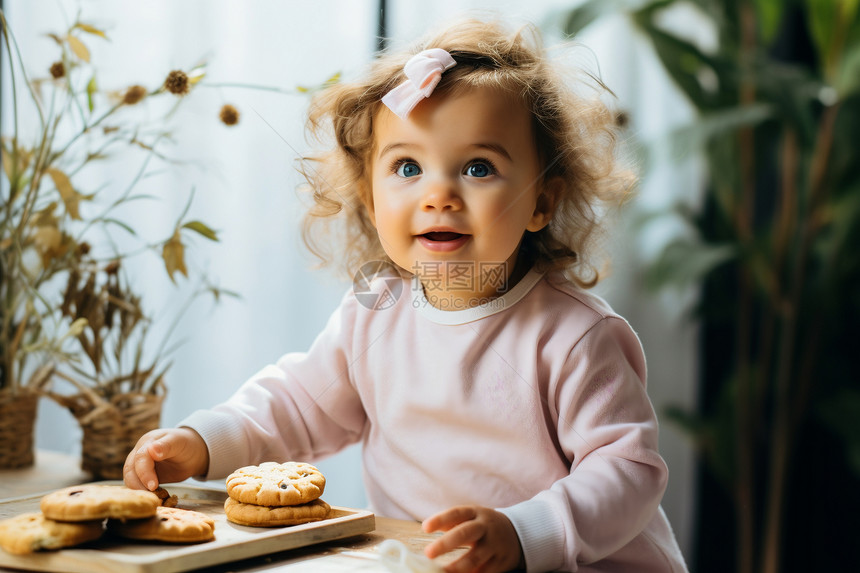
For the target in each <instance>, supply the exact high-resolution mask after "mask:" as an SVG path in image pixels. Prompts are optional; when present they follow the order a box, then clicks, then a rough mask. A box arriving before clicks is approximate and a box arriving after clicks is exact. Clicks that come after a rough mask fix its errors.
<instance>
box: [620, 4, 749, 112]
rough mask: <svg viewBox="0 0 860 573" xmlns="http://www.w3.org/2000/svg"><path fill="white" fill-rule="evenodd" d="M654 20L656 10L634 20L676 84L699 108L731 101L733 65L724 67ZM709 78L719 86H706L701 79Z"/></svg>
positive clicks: (647, 10)
mask: <svg viewBox="0 0 860 573" xmlns="http://www.w3.org/2000/svg"><path fill="white" fill-rule="evenodd" d="M652 18H653V7H648V8H645V9H643V10H641V11H639V12H636V13H635V14H633V21H634V22H635V23H636V25H637V26H638V28H639V29H640V30H641V31H642V32H643V33H644V34H645V36H646V37H647V38H648V39H649V40H650V41H651V44H652V45H653V46H654V50H655V52H656V53H657V56H658V57H659V58H660V61H661V62H662V64H663V67H664V68H665V70H666V71H667V72H668V74H669V76H670V77H671V78H672V81H674V83H675V85H677V86H678V87H679V88H680V89H681V91H682V92H684V94H685V95H686V96H687V98H688V99H689V100H690V102H691V103H692V104H693V105H695V106H696V108H698V109H700V110H710V109H714V108H717V107H719V106H720V105H721V104H724V103H725V102H726V101H727V98H726V97H725V96H724V94H727V93H730V94H731V95H732V97H734V94H735V90H734V88H733V87H732V85H733V84H734V81H733V80H732V79H731V67H730V64H724V63H723V62H722V61H720V60H719V59H718V58H717V57H716V56H714V57H712V56H709V55H707V54H705V53H704V52H702V51H701V50H700V49H699V48H698V47H696V46H695V45H693V44H691V43H690V42H688V41H686V40H684V39H681V38H680V37H678V36H675V35H673V34H670V33H668V32H666V31H664V30H661V29H660V28H658V27H657V26H656V24H655V23H654V22H653V21H652ZM705 77H712V78H714V80H715V85H714V86H706V85H704V84H703V81H702V79H701V78H705ZM729 101H730V100H729Z"/></svg>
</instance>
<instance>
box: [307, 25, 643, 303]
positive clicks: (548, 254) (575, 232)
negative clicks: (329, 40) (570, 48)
mask: <svg viewBox="0 0 860 573" xmlns="http://www.w3.org/2000/svg"><path fill="white" fill-rule="evenodd" d="M428 48H442V49H444V50H446V51H448V52H449V53H451V55H452V57H453V58H454V59H455V60H456V61H457V65H456V66H454V67H453V68H451V69H449V70H448V71H446V72H445V73H444V74H443V75H442V79H441V81H440V83H439V85H438V86H437V87H436V89H435V91H434V93H456V92H457V91H458V90H464V89H468V88H471V87H479V86H480V87H483V86H492V87H498V88H501V89H504V90H508V91H511V92H512V93H516V94H519V95H520V97H521V98H522V101H523V103H524V104H525V106H526V108H527V109H528V110H529V111H530V113H531V115H532V117H533V130H534V134H535V143H536V146H537V149H538V157H539V159H540V161H541V167H542V172H543V182H546V181H549V180H551V179H556V180H558V181H561V183H560V184H554V185H552V186H551V188H552V189H553V190H555V196H553V197H548V198H547V199H548V200H549V201H550V204H551V205H553V206H554V207H553V215H552V219H551V221H550V223H549V224H548V225H547V226H546V227H544V228H543V229H542V230H540V231H538V232H534V233H533V232H530V231H526V233H525V236H524V237H523V240H522V246H521V253H520V254H521V255H524V256H526V257H527V258H528V259H529V260H530V262H531V263H532V264H535V265H539V266H540V267H541V268H543V269H547V270H554V269H558V270H562V271H563V272H564V273H565V275H567V277H568V278H570V279H571V280H573V281H574V282H576V283H577V284H579V285H580V286H582V287H585V288H588V287H591V286H593V285H594V284H596V283H597V281H598V279H599V278H600V269H601V268H602V257H601V256H599V255H598V251H599V249H596V248H595V246H596V243H597V241H596V240H595V239H596V237H597V236H598V234H599V230H600V222H601V219H602V217H601V215H602V212H603V207H604V206H607V205H611V204H613V203H617V202H618V200H620V199H623V198H624V196H626V194H627V193H628V192H629V191H630V189H631V188H632V185H633V182H634V179H635V178H634V177H633V174H632V172H631V171H630V170H629V169H627V168H626V166H625V165H624V162H623V161H621V160H620V158H619V154H618V153H617V133H616V132H617V125H616V114H615V113H614V112H612V111H611V110H610V109H609V108H608V107H607V106H606V105H605V104H604V103H603V102H601V101H600V98H599V97H598V96H599V93H598V92H599V91H606V92H608V89H607V88H606V87H605V86H603V84H602V83H601V82H600V81H599V80H596V79H595V78H594V77H592V76H588V79H589V80H594V81H590V84H593V87H596V88H597V90H595V91H594V92H593V93H592V97H586V96H585V95H582V94H579V93H577V91H576V90H574V89H572V87H571V86H570V85H569V84H571V82H567V81H565V80H564V76H563V75H562V74H561V72H560V71H559V70H560V68H558V67H557V66H555V65H553V63H552V61H551V60H550V58H549V57H548V56H547V55H546V53H545V50H544V48H543V46H542V42H541V39H540V34H539V33H538V32H537V30H536V29H534V28H533V27H526V28H523V29H521V30H518V31H513V32H509V31H507V30H506V29H505V28H504V26H503V25H501V24H500V23H498V22H494V21H480V20H466V21H462V22H460V23H457V24H455V25H451V26H448V27H446V28H445V29H444V30H443V31H441V32H439V33H436V34H431V35H429V36H427V37H426V38H424V39H423V40H422V41H420V42H418V43H417V44H416V45H414V46H412V47H411V48H410V49H408V50H406V51H393V52H388V53H385V54H382V55H381V56H380V57H379V58H377V59H376V60H375V61H374V62H372V65H371V66H370V69H369V71H368V73H367V74H366V75H365V76H364V78H363V79H360V80H356V81H351V82H345V83H339V84H336V85H334V86H332V87H330V88H327V89H325V90H324V91H322V92H320V93H319V94H318V95H317V96H316V97H315V98H314V99H313V101H312V103H311V107H310V110H309V116H308V132H309V134H310V135H311V136H312V137H313V138H315V139H316V140H317V141H319V142H329V144H330V143H331V142H332V140H333V142H334V145H333V146H331V147H330V148H329V149H328V150H326V151H322V152H319V153H318V154H316V155H309V156H307V157H303V158H302V160H301V165H300V170H301V172H302V174H303V175H304V177H305V178H306V179H307V182H308V185H309V188H310V191H311V192H312V196H313V204H312V205H311V206H310V209H309V211H308V212H307V214H306V215H305V219H304V224H303V230H302V236H303V239H304V241H305V244H306V245H307V247H308V248H309V249H310V250H311V252H312V253H314V254H315V255H317V256H318V257H319V258H320V259H321V261H322V263H323V264H327V263H331V262H335V261H338V262H340V263H341V264H342V265H343V269H344V270H345V271H346V272H347V273H349V275H350V276H351V275H352V274H353V273H354V272H355V271H356V270H357V269H358V267H360V266H361V265H362V264H364V263H365V262H368V261H372V260H386V261H388V260H389V258H388V257H387V255H386V254H385V251H384V250H383V248H382V245H381V243H380V241H379V238H378V236H377V233H376V229H375V228H374V226H373V224H372V223H371V219H370V216H369V212H368V208H367V206H368V205H371V204H372V203H371V201H372V197H371V189H370V183H369V181H370V173H369V168H370V157H371V154H372V151H373V149H374V135H373V120H374V116H375V114H376V112H377V110H378V109H379V106H380V105H382V104H381V102H380V100H381V98H382V96H384V95H385V94H386V93H388V91H390V90H391V89H392V88H394V87H395V86H397V85H399V84H400V83H401V82H403V81H404V80H405V76H404V73H403V67H404V64H405V63H406V61H407V60H408V59H409V58H410V57H411V56H412V55H413V54H416V53H418V52H420V51H422V50H425V49H428ZM580 83H581V82H580ZM610 93H611V92H610ZM543 188H544V189H546V188H548V186H546V185H544V186H543ZM332 235H336V237H335V238H336V239H339V240H332V239H333V237H332Z"/></svg>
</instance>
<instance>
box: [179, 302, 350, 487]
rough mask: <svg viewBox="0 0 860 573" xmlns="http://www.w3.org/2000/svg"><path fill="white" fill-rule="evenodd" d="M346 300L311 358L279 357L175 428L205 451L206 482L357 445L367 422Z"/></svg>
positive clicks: (302, 355) (313, 347)
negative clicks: (192, 435)
mask: <svg viewBox="0 0 860 573" xmlns="http://www.w3.org/2000/svg"><path fill="white" fill-rule="evenodd" d="M351 299H352V297H350V296H349V295H347V296H346V297H344V299H343V301H342V302H341V305H340V307H339V308H338V309H337V310H336V311H335V312H334V313H333V315H332V316H331V318H330V319H329V321H328V324H327V325H326V327H325V329H324V330H323V331H322V332H321V333H320V334H319V336H318V337H317V338H316V340H315V341H314V343H313V344H312V345H311V348H310V349H309V350H308V352H306V353H291V354H287V355H285V356H283V357H282V358H281V359H280V360H278V361H277V363H276V364H274V365H269V366H266V367H265V368H263V369H262V370H260V371H259V372H258V373H257V374H255V375H254V376H252V377H251V378H250V379H249V380H247V381H246V382H245V383H244V384H243V385H242V386H241V387H240V388H239V389H238V390H237V391H236V393H235V394H234V395H233V396H232V397H230V398H229V399H228V400H227V401H226V402H224V403H222V404H219V405H217V406H215V407H213V408H211V409H209V410H198V411H196V412H194V413H192V414H191V415H190V416H189V417H188V418H186V419H185V420H183V421H182V422H181V423H180V424H179V425H180V426H187V427H190V428H193V429H194V430H195V431H197V432H198V433H199V434H200V435H201V436H202V437H203V439H204V441H205V442H206V445H207V447H208V448H209V471H208V473H207V475H206V479H219V478H222V477H224V476H226V475H228V474H229V473H230V472H232V471H233V470H235V469H236V468H238V467H242V466H245V465H252V464H257V463H260V462H263V461H270V460H271V461H277V460H307V461H311V460H315V459H319V458H321V457H324V456H327V455H330V454H333V453H335V452H337V451H338V450H340V449H341V448H343V447H345V446H347V445H349V444H351V443H354V442H356V441H358V440H359V439H360V437H361V435H362V432H363V430H364V426H365V424H366V415H365V413H364V409H363V408H362V405H361V400H360V398H359V396H358V393H357V392H356V390H355V387H354V385H353V383H352V380H351V378H350V373H349V364H350V355H351V341H352V337H351V333H352V331H353V325H354V322H355V318H354V316H355V314H354V313H355V309H354V305H350V304H349V303H350V302H351Z"/></svg>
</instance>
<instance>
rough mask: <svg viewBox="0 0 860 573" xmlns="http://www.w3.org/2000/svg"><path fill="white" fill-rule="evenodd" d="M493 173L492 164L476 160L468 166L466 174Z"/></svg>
mask: <svg viewBox="0 0 860 573" xmlns="http://www.w3.org/2000/svg"><path fill="white" fill-rule="evenodd" d="M492 174H493V168H492V166H491V165H490V164H488V163H486V162H484V161H476V162H475V163H472V164H471V165H469V166H468V167H466V175H468V176H470V177H488V176H490V175H492Z"/></svg>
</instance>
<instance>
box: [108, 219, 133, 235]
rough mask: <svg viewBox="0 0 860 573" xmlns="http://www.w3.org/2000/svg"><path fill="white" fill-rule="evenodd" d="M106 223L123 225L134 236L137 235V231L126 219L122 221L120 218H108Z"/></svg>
mask: <svg viewBox="0 0 860 573" xmlns="http://www.w3.org/2000/svg"><path fill="white" fill-rule="evenodd" d="M104 222H105V223H109V224H112V225H116V226H118V227H122V228H123V229H124V230H125V231H126V232H128V233H129V234H130V235H132V236H137V231H135V230H134V229H133V228H131V226H130V225H129V224H128V223H125V222H124V221H120V220H119V219H113V218H106V219H104Z"/></svg>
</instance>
